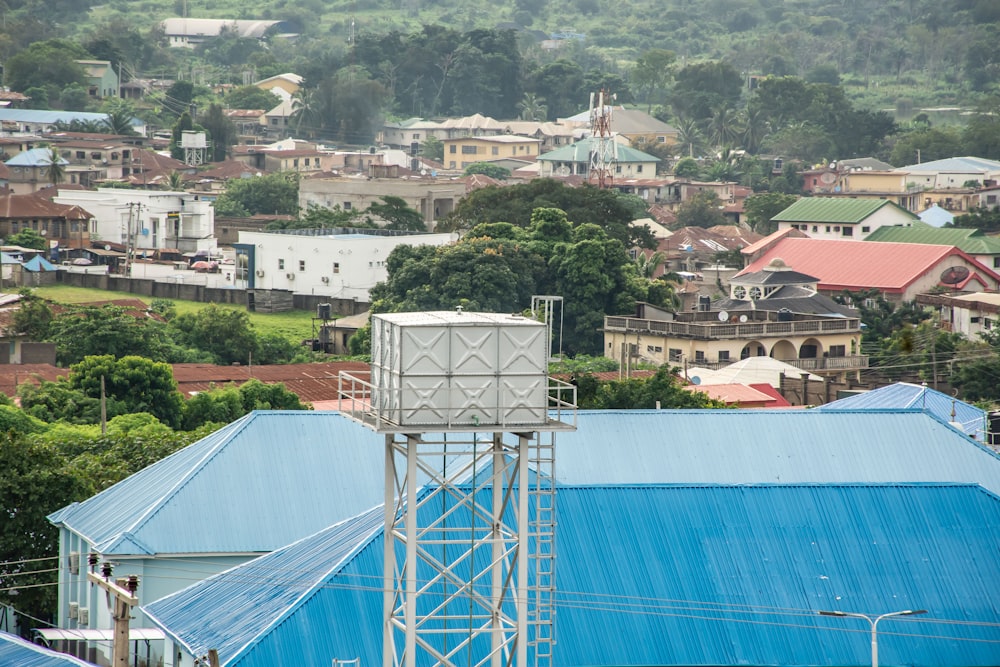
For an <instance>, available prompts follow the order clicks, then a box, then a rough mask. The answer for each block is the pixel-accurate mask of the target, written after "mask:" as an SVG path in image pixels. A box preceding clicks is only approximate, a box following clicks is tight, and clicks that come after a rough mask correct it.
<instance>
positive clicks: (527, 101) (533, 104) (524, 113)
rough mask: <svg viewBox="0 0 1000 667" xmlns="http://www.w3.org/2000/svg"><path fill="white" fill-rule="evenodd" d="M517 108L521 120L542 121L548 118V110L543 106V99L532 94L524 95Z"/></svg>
mask: <svg viewBox="0 0 1000 667" xmlns="http://www.w3.org/2000/svg"><path fill="white" fill-rule="evenodd" d="M517 108H518V109H520V110H521V120H536V121H544V120H545V119H546V118H548V116H549V108H548V107H547V106H546V105H545V98H543V97H539V96H538V95H535V94H534V93H525V94H524V98H523V99H522V100H521V101H520V102H518V104H517Z"/></svg>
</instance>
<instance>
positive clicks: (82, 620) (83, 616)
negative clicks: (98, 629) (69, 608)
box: [77, 607, 90, 625]
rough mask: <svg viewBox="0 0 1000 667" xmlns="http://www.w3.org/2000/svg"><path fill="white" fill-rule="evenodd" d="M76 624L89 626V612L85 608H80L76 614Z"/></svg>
mask: <svg viewBox="0 0 1000 667" xmlns="http://www.w3.org/2000/svg"><path fill="white" fill-rule="evenodd" d="M77 622H79V624H80V625H90V610H89V609H87V608H86V607H80V609H79V611H78V612H77Z"/></svg>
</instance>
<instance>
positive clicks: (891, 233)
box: [865, 225, 1000, 255]
mask: <svg viewBox="0 0 1000 667" xmlns="http://www.w3.org/2000/svg"><path fill="white" fill-rule="evenodd" d="M865 240H866V241H881V242H883V243H926V244H928V245H952V246H955V247H957V248H959V249H960V250H962V251H964V252H967V253H969V254H970V255H1000V238H998V237H996V236H986V235H985V234H983V233H982V231H981V230H978V229H966V228H961V227H948V228H940V227H931V226H930V225H914V226H913V227H879V228H878V229H876V230H875V231H873V232H872V233H871V234H869V235H868V236H867V237H865Z"/></svg>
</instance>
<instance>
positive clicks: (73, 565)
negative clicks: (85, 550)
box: [69, 551, 80, 574]
mask: <svg viewBox="0 0 1000 667" xmlns="http://www.w3.org/2000/svg"><path fill="white" fill-rule="evenodd" d="M69 573H70V574H80V552H79V551H70V552H69Z"/></svg>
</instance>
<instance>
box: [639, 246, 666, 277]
mask: <svg viewBox="0 0 1000 667" xmlns="http://www.w3.org/2000/svg"><path fill="white" fill-rule="evenodd" d="M665 261H667V256H666V255H665V254H664V253H663V252H662V251H660V250H657V251H656V252H654V253H652V254H650V255H646V253H644V252H640V253H638V254H636V256H635V268H636V270H637V271H638V272H639V275H640V276H641V277H643V278H645V279H646V280H652V279H653V274H654V273H656V270H657V269H659V268H660V267H661V266H663V263H664V262H665Z"/></svg>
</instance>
